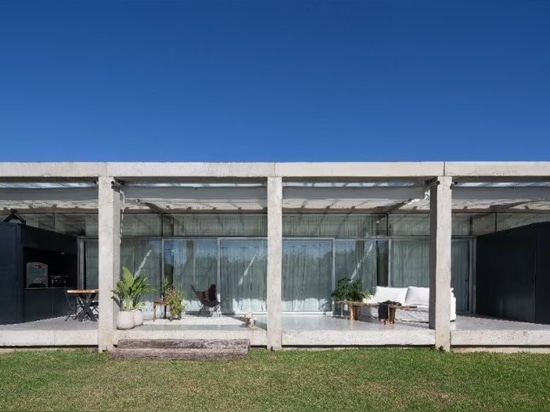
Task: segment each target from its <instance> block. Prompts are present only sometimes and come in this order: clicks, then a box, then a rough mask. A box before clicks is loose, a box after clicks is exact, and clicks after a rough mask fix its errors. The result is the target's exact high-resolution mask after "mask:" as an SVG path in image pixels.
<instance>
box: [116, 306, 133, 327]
mask: <svg viewBox="0 0 550 412" xmlns="http://www.w3.org/2000/svg"><path fill="white" fill-rule="evenodd" d="M134 325H135V323H134V312H133V311H130V310H121V311H120V312H118V315H117V318H116V327H117V328H118V329H132V328H133V327H134Z"/></svg>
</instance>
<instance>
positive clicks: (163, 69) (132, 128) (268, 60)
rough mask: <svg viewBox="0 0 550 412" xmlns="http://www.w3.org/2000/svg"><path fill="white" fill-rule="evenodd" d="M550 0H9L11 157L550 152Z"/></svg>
mask: <svg viewBox="0 0 550 412" xmlns="http://www.w3.org/2000/svg"><path fill="white" fill-rule="evenodd" d="M549 22H550V1H545V0H538V1H535V0H517V1H506V0H499V1H488V0H487V1H485V0H475V1H427V0H426V1H423V0H418V1H412V0H409V1H406V0H403V1H398V0H386V1H384V0H373V1H368V0H364V1H321V0H318V1H298V0H296V1H292V0H281V1H264V0H257V1H231V0H227V1H221V0H220V1H213V0H203V1H126V0H119V1H103V0H102V1H82V0H74V1H39V2H30V1H24V0H22V1H5V0H0V141H1V142H2V148H3V150H2V151H1V152H0V153H1V154H0V161H281V162H285V161H398V160H399V161H418V160H426V161H430V160H550V156H549V153H550V23H549Z"/></svg>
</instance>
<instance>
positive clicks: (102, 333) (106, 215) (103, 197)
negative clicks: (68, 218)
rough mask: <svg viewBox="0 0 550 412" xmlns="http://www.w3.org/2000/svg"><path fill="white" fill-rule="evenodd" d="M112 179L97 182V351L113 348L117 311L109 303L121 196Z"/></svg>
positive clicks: (116, 268) (117, 257)
mask: <svg viewBox="0 0 550 412" xmlns="http://www.w3.org/2000/svg"><path fill="white" fill-rule="evenodd" d="M112 182H113V178H112V177H108V176H102V177H100V178H99V182H98V184H99V199H98V203H99V211H98V212H99V213H98V215H99V216H98V242H99V262H98V263H99V313H100V316H99V321H98V322H99V325H98V326H99V327H98V350H99V351H105V350H111V349H112V348H113V342H114V333H115V328H116V322H115V317H116V314H117V313H118V308H117V306H116V304H115V302H114V301H113V300H112V299H111V296H112V293H111V290H112V289H114V287H115V284H116V281H117V280H118V277H119V273H120V203H121V202H120V193H118V192H117V191H115V190H114V189H113V188H112V186H111V185H112Z"/></svg>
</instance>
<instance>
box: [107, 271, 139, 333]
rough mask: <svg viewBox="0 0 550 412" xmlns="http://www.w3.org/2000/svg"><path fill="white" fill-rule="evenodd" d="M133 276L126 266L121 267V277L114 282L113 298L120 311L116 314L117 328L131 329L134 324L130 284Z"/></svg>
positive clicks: (132, 282)
mask: <svg viewBox="0 0 550 412" xmlns="http://www.w3.org/2000/svg"><path fill="white" fill-rule="evenodd" d="M133 284H134V277H133V276H132V273H131V272H130V271H129V270H128V269H127V268H125V267H124V268H122V279H121V280H119V281H118V282H117V283H116V287H115V289H113V290H112V291H111V292H113V299H114V300H115V302H116V303H118V306H119V307H120V311H119V312H118V314H117V320H116V326H117V328H118V329H132V328H133V327H134V325H135V321H134V313H133V309H134V302H133V299H132V285H133Z"/></svg>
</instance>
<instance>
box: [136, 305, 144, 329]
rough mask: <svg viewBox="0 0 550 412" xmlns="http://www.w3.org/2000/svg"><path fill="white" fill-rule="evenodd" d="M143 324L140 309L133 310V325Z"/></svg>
mask: <svg viewBox="0 0 550 412" xmlns="http://www.w3.org/2000/svg"><path fill="white" fill-rule="evenodd" d="M140 325H143V312H142V311H141V310H140V309H136V310H134V326H140Z"/></svg>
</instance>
